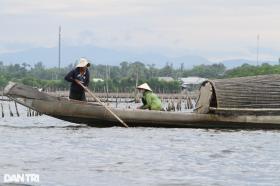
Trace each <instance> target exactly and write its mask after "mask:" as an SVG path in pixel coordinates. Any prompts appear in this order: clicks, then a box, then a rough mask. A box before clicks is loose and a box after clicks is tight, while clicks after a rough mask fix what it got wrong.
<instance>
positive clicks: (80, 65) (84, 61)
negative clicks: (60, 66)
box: [76, 58, 90, 67]
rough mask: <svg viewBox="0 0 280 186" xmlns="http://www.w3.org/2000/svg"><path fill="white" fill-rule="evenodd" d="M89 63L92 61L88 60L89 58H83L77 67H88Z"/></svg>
mask: <svg viewBox="0 0 280 186" xmlns="http://www.w3.org/2000/svg"><path fill="white" fill-rule="evenodd" d="M89 65H90V63H89V62H88V60H87V59H85V58H81V59H80V61H79V63H78V64H77V66H76V67H88V66H89Z"/></svg>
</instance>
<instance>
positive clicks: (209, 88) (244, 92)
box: [196, 75, 280, 113]
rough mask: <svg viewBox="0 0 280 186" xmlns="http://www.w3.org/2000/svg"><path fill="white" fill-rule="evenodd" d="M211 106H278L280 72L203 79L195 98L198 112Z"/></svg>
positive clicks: (207, 110) (241, 107)
mask: <svg viewBox="0 0 280 186" xmlns="http://www.w3.org/2000/svg"><path fill="white" fill-rule="evenodd" d="M209 107H214V108H240V109H244V108H249V109H258V108H262V109H266V108H267V109H270V108H280V75H262V76H251V77H240V78H230V79H216V80H207V81H204V82H203V83H202V85H201V88H200V95H199V99H198V101H197V105H196V108H197V111H198V112H199V113H207V112H209Z"/></svg>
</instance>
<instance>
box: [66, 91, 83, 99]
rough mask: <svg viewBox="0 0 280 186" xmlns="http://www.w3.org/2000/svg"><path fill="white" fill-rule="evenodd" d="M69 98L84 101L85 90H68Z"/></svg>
mask: <svg viewBox="0 0 280 186" xmlns="http://www.w3.org/2000/svg"><path fill="white" fill-rule="evenodd" d="M69 98H70V99H74V100H79V101H86V95H85V92H73V91H70V95H69Z"/></svg>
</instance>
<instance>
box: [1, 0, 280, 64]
mask: <svg viewBox="0 0 280 186" xmlns="http://www.w3.org/2000/svg"><path fill="white" fill-rule="evenodd" d="M279 10H280V1H279V0H226V1H225V0H0V54H3V53H8V52H16V51H22V50H27V49H30V48H36V47H56V46H57V43H58V36H57V35H58V27H59V25H61V27H62V44H63V45H64V46H86V45H93V46H97V47H103V48H109V49H114V50H120V51H121V50H131V51H134V52H135V51H138V52H140V53H141V52H155V53H160V54H165V55H167V56H170V57H179V56H183V55H198V56H203V57H205V58H207V59H209V60H226V59H240V58H244V59H256V55H257V54H256V53H257V52H256V51H257V45H258V41H257V35H259V38H260V39H259V46H260V58H261V59H262V60H274V61H278V58H279V57H280V24H279V20H280V11H279Z"/></svg>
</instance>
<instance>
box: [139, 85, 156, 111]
mask: <svg viewBox="0 0 280 186" xmlns="http://www.w3.org/2000/svg"><path fill="white" fill-rule="evenodd" d="M137 89H138V90H140V91H141V92H142V93H143V97H142V103H143V105H142V106H141V107H138V108H139V109H149V110H161V100H160V99H159V97H158V96H157V95H156V94H154V93H153V91H152V89H151V88H150V87H149V85H148V84H147V83H144V84H142V85H139V86H138V87H137Z"/></svg>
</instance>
